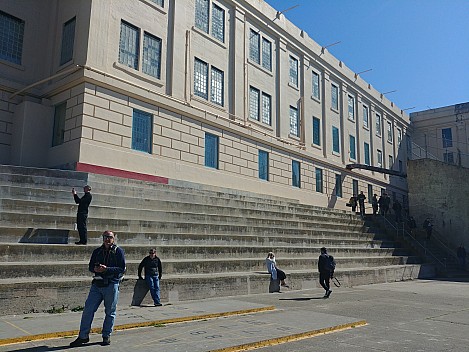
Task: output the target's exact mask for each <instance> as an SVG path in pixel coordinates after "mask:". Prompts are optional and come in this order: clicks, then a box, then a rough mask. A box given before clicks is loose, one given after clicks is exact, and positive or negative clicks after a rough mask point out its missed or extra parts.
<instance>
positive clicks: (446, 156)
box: [443, 152, 454, 164]
mask: <svg viewBox="0 0 469 352" xmlns="http://www.w3.org/2000/svg"><path fill="white" fill-rule="evenodd" d="M443 160H444V162H445V163H448V164H454V154H453V153H452V152H447V153H443Z"/></svg>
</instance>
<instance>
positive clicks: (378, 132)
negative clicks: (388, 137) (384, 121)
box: [376, 113, 381, 136]
mask: <svg viewBox="0 0 469 352" xmlns="http://www.w3.org/2000/svg"><path fill="white" fill-rule="evenodd" d="M376 135H377V136H381V115H380V114H378V113H377V114H376Z"/></svg>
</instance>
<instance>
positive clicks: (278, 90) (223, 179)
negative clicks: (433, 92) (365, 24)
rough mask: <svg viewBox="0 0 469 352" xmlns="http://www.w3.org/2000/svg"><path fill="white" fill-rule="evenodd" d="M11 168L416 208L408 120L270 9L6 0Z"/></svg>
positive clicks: (167, 1)
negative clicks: (364, 199) (382, 197)
mask: <svg viewBox="0 0 469 352" xmlns="http://www.w3.org/2000/svg"><path fill="white" fill-rule="evenodd" d="M0 45H1V46H0V91H1V95H0V163H3V164H14V165H23V166H39V167H54V168H69V169H75V170H83V171H93V172H98V173H105V174H112V175H124V176H129V177H136V178H141V179H147V180H155V181H159V182H168V180H171V179H177V180H187V181H193V182H198V183H204V184H209V185H214V186H221V187H229V188H235V189H242V190H247V191H253V192H259V193H264V194H270V195H277V196H287V197H291V198H296V199H298V200H300V201H302V202H305V203H309V204H316V205H320V206H329V207H337V208H345V203H346V201H347V200H348V198H349V197H350V196H351V195H352V193H357V192H358V191H361V190H363V191H364V193H365V194H366V195H367V196H368V197H370V195H371V194H373V193H378V194H379V193H380V192H382V191H383V190H387V191H388V193H390V194H392V195H393V196H395V197H397V198H398V199H403V200H404V201H405V200H406V194H407V183H406V179H405V178H402V177H398V176H389V175H386V174H383V173H378V172H375V171H367V170H361V169H354V170H351V171H350V170H347V169H346V168H345V167H346V165H347V164H350V163H358V164H367V165H370V166H377V167H383V168H392V169H393V170H398V171H402V172H403V173H405V172H406V160H407V155H406V153H407V148H406V147H405V146H406V144H407V142H406V141H404V139H406V138H408V126H409V119H408V116H407V115H406V114H405V112H403V111H402V110H401V109H399V108H398V107H397V106H395V104H393V103H392V102H391V101H389V100H388V99H386V97H384V95H383V94H381V93H380V92H378V91H376V90H375V89H374V88H373V87H372V86H371V85H370V84H368V83H367V82H365V81H364V80H363V79H362V78H361V77H360V75H359V74H357V73H355V72H353V71H352V70H350V69H349V68H348V67H347V66H346V65H345V64H344V63H343V62H341V61H339V60H337V59H336V58H335V57H333V56H332V55H331V54H330V53H329V52H328V51H327V49H326V48H324V47H321V46H320V45H318V44H317V43H316V42H315V41H314V40H312V39H311V38H310V37H309V36H308V34H307V33H305V32H304V31H302V30H300V29H299V28H297V27H296V26H294V25H293V24H292V23H291V22H289V21H288V20H287V19H286V18H285V17H284V16H283V15H282V14H280V13H278V12H277V11H276V10H275V9H273V8H272V7H270V6H269V5H268V4H267V3H265V2H264V1H262V0H224V1H217V0H177V1H175V0H60V1H59V0H42V1H35V0H21V1H18V0H3V1H2V2H1V3H0Z"/></svg>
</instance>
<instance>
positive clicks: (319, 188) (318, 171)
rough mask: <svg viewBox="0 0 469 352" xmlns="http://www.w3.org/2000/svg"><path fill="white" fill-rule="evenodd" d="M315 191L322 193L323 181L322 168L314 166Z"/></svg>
mask: <svg viewBox="0 0 469 352" xmlns="http://www.w3.org/2000/svg"><path fill="white" fill-rule="evenodd" d="M315 174H316V192H319V193H322V192H323V182H322V169H320V168H318V167H317V168H316V170H315Z"/></svg>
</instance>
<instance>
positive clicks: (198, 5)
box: [195, 0, 209, 33]
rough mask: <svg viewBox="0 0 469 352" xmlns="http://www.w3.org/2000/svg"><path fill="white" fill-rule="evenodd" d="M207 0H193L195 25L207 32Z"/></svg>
mask: <svg viewBox="0 0 469 352" xmlns="http://www.w3.org/2000/svg"><path fill="white" fill-rule="evenodd" d="M208 1H209V0H195V26H196V27H197V28H199V29H200V30H202V31H204V32H205V33H208V19H209V17H208V12H209V3H208Z"/></svg>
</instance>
